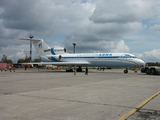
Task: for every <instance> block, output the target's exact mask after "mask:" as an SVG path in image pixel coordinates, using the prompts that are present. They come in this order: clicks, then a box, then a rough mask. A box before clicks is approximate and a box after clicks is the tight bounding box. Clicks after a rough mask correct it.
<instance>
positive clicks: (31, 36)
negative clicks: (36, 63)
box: [29, 35, 34, 62]
mask: <svg viewBox="0 0 160 120" xmlns="http://www.w3.org/2000/svg"><path fill="white" fill-rule="evenodd" d="M29 38H31V39H32V38H34V36H33V35H30V37H29ZM30 62H32V40H30Z"/></svg>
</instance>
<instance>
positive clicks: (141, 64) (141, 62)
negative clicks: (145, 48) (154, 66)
mask: <svg viewBox="0 0 160 120" xmlns="http://www.w3.org/2000/svg"><path fill="white" fill-rule="evenodd" d="M138 64H139V66H141V67H142V66H144V65H145V62H144V61H143V60H141V59H140V60H139V63H138Z"/></svg>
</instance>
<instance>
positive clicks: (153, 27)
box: [149, 24, 160, 33]
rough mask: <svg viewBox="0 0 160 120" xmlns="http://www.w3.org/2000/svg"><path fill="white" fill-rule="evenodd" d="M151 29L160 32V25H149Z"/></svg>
mask: <svg viewBox="0 0 160 120" xmlns="http://www.w3.org/2000/svg"><path fill="white" fill-rule="evenodd" d="M149 29H150V30H152V31H155V32H156V33H160V25H159V24H156V25H154V26H150V27H149Z"/></svg>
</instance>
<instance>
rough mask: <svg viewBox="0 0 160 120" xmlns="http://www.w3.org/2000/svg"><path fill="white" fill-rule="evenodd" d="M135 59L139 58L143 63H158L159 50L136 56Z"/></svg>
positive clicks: (159, 58) (159, 59)
mask: <svg viewBox="0 0 160 120" xmlns="http://www.w3.org/2000/svg"><path fill="white" fill-rule="evenodd" d="M136 55H137V57H139V58H141V59H142V60H144V61H145V62H159V61H160V57H159V56H160V49H154V50H152V51H147V52H144V53H140V54H136Z"/></svg>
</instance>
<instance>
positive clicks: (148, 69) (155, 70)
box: [141, 66, 160, 75]
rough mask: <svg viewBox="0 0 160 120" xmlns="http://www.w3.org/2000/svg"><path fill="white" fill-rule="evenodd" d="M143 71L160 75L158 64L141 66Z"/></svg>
mask: <svg viewBox="0 0 160 120" xmlns="http://www.w3.org/2000/svg"><path fill="white" fill-rule="evenodd" d="M141 72H143V73H146V74H148V75H160V67H157V66H147V67H143V68H141Z"/></svg>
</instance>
